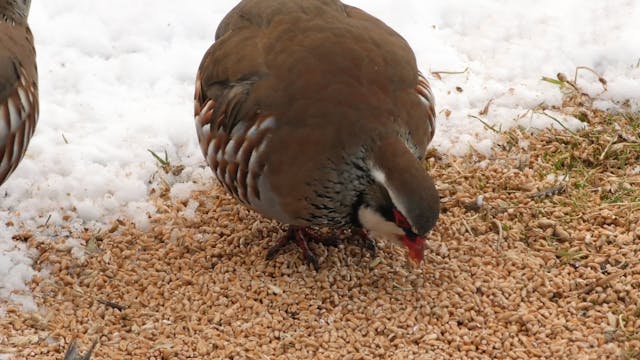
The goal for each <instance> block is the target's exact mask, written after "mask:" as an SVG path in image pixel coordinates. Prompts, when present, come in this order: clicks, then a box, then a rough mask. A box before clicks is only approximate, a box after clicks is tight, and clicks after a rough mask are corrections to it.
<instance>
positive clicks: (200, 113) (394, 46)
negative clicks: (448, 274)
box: [195, 0, 440, 269]
mask: <svg viewBox="0 0 640 360" xmlns="http://www.w3.org/2000/svg"><path fill="white" fill-rule="evenodd" d="M215 40H216V41H215V43H214V44H213V45H212V46H211V47H210V48H209V50H208V51H207V52H206V54H205V55H204V58H203V59H202V62H201V64H200V68H199V70H198V74H197V79H196V90H195V120H196V130H197V133H198V140H199V142H200V147H201V149H202V152H203V154H204V156H205V158H206V160H207V163H208V164H209V166H210V167H211V169H213V172H214V173H215V175H216V177H217V178H218V180H219V181H220V183H221V184H222V186H224V188H225V189H226V190H227V191H228V192H229V193H231V194H232V195H233V196H234V197H235V198H236V199H238V200H239V201H240V202H242V203H243V204H245V205H247V206H249V207H250V208H252V209H254V210H256V211H257V212H259V213H260V214H262V215H264V216H266V217H269V218H272V219H276V220H278V221H280V222H282V223H285V224H289V225H290V227H289V231H288V232H287V233H286V235H284V237H283V238H282V239H281V241H280V242H279V243H278V244H277V245H276V246H275V247H274V248H273V249H272V251H270V252H269V254H268V258H270V257H273V255H275V253H276V252H277V250H278V249H280V248H281V247H282V246H283V245H284V244H286V243H287V242H289V241H293V242H295V243H296V244H298V245H299V246H300V248H301V249H302V250H303V251H304V255H305V258H306V260H307V261H309V262H311V263H312V264H313V265H314V266H315V267H316V269H317V266H318V264H317V260H316V258H315V256H314V255H313V254H312V253H311V252H310V251H309V248H308V246H307V240H310V239H311V238H313V233H312V232H311V231H309V230H308V228H309V227H329V228H337V229H352V231H354V232H355V233H357V234H361V235H364V236H365V237H366V236H367V234H368V233H369V232H373V233H377V234H379V235H381V236H382V237H384V238H386V239H389V240H394V241H396V242H398V243H400V244H402V245H404V246H406V247H407V248H408V250H409V256H410V258H412V259H413V260H415V261H417V262H418V263H419V262H420V261H421V260H422V258H423V256H424V248H425V239H424V236H426V234H427V233H428V232H429V231H430V230H431V229H432V228H433V227H434V226H435V224H436V220H437V219H438V214H439V208H440V207H439V196H438V192H437V190H436V188H435V186H434V183H433V180H432V178H431V176H430V175H429V174H428V173H427V171H426V170H425V166H424V163H423V158H424V155H425V151H426V148H427V145H428V144H429V142H430V141H431V139H432V138H433V135H434V131H435V124H434V120H435V110H434V99H433V96H432V93H431V90H430V88H429V84H428V83H427V80H426V79H425V78H424V77H423V76H422V75H421V74H420V72H419V71H418V68H417V66H416V59H415V56H414V54H413V52H412V50H411V48H410V47H409V45H408V44H407V42H406V41H405V40H404V39H403V38H402V37H401V36H400V35H398V34H397V33H396V32H395V31H394V30H392V29H391V28H389V27H388V26H387V25H385V24H384V23H383V22H381V21H380V20H378V19H376V18H374V17H373V16H371V15H369V14H367V13H366V12H364V11H362V10H360V9H358V8H355V7H352V6H349V5H346V4H343V3H341V2H340V1H337V0H244V1H241V2H240V3H239V4H238V5H237V6H236V7H235V8H234V9H233V10H232V11H231V12H230V13H229V14H228V15H227V16H226V17H225V18H224V20H223V21H222V23H221V24H220V25H219V27H218V30H217V32H216V37H215Z"/></svg>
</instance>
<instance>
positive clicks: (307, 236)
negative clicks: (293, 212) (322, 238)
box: [267, 226, 320, 271]
mask: <svg viewBox="0 0 640 360" xmlns="http://www.w3.org/2000/svg"><path fill="white" fill-rule="evenodd" d="M309 240H318V237H317V236H316V235H315V234H313V233H312V232H310V231H309V230H307V228H305V227H301V226H289V229H287V233H286V234H284V235H283V236H282V237H281V238H280V239H279V240H278V242H277V243H276V244H275V245H274V246H273V247H272V248H271V249H269V252H267V260H272V259H273V258H275V257H276V255H278V253H279V252H280V250H282V249H283V248H285V247H286V246H287V245H289V243H291V242H294V243H295V244H296V245H298V247H299V248H300V249H301V250H302V255H303V256H304V259H305V261H306V262H307V263H309V264H311V265H312V266H313V268H314V269H315V270H316V271H318V270H319V269H320V266H319V264H318V258H317V257H316V256H315V255H314V254H313V252H311V249H309V245H308V244H307V241H309Z"/></svg>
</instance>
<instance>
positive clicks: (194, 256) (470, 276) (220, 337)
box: [0, 114, 640, 359]
mask: <svg viewBox="0 0 640 360" xmlns="http://www.w3.org/2000/svg"><path fill="white" fill-rule="evenodd" d="M590 121H591V125H590V128H589V130H587V131H585V132H583V133H580V134H576V135H573V134H568V133H567V132H556V131H550V132H543V133H539V134H536V135H533V136H531V135H527V134H523V133H520V132H518V131H512V132H510V133H507V134H504V136H505V141H504V144H503V145H502V147H501V148H500V149H498V150H497V152H496V154H495V155H494V156H493V157H492V158H491V159H482V158H476V157H474V156H469V157H467V158H464V159H447V158H444V157H439V156H438V155H437V154H435V155H434V156H433V157H432V158H431V159H430V160H429V166H430V168H431V171H432V173H433V175H434V177H435V178H436V179H438V187H439V190H440V192H441V194H442V196H443V213H442V216H441V219H440V221H439V223H438V226H437V228H436V230H435V231H434V232H433V233H432V235H431V236H430V237H429V241H428V247H429V250H428V254H427V255H426V258H425V260H426V261H425V263H424V264H423V266H422V267H421V268H419V269H415V268H413V267H412V266H411V265H410V264H408V263H407V261H406V256H405V254H404V253H403V252H402V250H401V249H399V248H396V247H395V246H392V245H385V244H384V243H381V242H380V243H379V245H380V248H381V249H380V251H379V255H378V256H379V258H377V259H372V258H371V255H370V254H369V253H368V252H367V251H364V250H362V249H361V248H360V247H358V246H356V245H355V244H351V243H350V242H349V241H344V242H343V244H342V245H340V246H339V247H337V248H333V247H329V248H327V247H324V246H322V245H315V244H314V245H312V249H313V250H314V251H315V253H316V254H318V256H319V260H320V271H319V272H318V273H316V272H314V271H313V270H312V269H311V268H310V267H309V266H306V265H305V264H304V263H303V261H302V258H301V256H300V253H299V252H298V250H297V249H295V248H293V247H291V248H290V249H291V251H289V252H285V253H283V254H281V255H280V256H279V257H277V258H276V259H275V260H274V261H271V262H267V261H265V259H264V257H265V254H266V251H267V249H268V248H269V247H270V246H271V245H272V244H273V243H274V241H275V239H276V238H277V237H278V236H279V235H280V234H281V233H282V228H281V227H280V226H279V225H278V224H276V223H274V222H270V221H267V220H265V219H263V218H261V217H260V216H258V215H256V214H254V213H252V212H250V211H248V210H246V209H244V208H242V207H241V206H238V205H237V204H236V203H235V202H234V201H233V200H232V199H230V198H229V197H227V196H226V195H224V194H223V193H222V191H221V190H220V189H219V188H218V187H217V186H215V185H212V186H211V189H210V190H208V191H202V192H196V193H194V194H192V198H191V200H190V201H191V203H189V202H187V201H173V200H171V198H170V197H169V196H167V192H166V191H165V192H162V191H160V192H157V193H155V194H151V195H150V196H152V198H154V199H155V200H156V202H157V208H158V210H159V211H158V215H156V216H153V218H152V219H151V223H152V229H151V230H150V231H146V232H143V231H140V230H138V229H136V227H135V226H134V225H133V224H131V223H128V222H127V221H124V220H123V221H120V222H117V223H114V226H113V227H112V228H111V229H110V230H109V231H107V232H103V233H93V232H91V231H90V230H87V231H86V232H83V233H80V234H75V236H78V237H80V238H82V239H84V240H85V241H86V244H87V250H86V254H85V255H84V256H82V257H80V258H78V257H76V256H72V254H71V253H70V251H69V250H68V248H67V247H65V246H64V245H63V244H64V239H62V238H53V239H36V238H35V237H32V238H30V239H27V240H26V241H27V242H28V243H29V244H30V245H31V246H32V247H34V248H36V249H37V250H38V251H39V252H40V257H39V259H38V260H37V265H36V269H37V270H40V269H42V268H45V267H50V268H51V276H50V277H46V278H37V279H35V280H34V281H33V284H32V289H33V294H34V295H35V296H36V299H37V301H38V304H39V306H40V308H41V312H40V313H39V314H27V313H22V312H21V311H19V310H18V309H15V308H12V307H9V308H8V312H7V315H6V316H4V317H3V319H2V320H0V334H2V335H0V353H3V352H4V353H12V354H15V356H16V358H38V359H61V358H62V354H63V353H64V352H65V349H66V348H67V346H68V344H69V342H70V341H71V340H72V339H74V338H75V339H77V340H78V342H79V344H81V348H83V349H86V348H88V347H89V346H90V345H91V343H92V342H93V341H94V340H96V339H97V340H98V346H97V349H96V352H95V354H94V358H98V359H120V358H122V359H174V358H177V359H187V358H212V359H213V358H235V359H271V358H291V359H308V358H322V359H365V358H366V359H371V358H389V359H411V358H418V359H449V358H450V359H460V358H495V359H501V358H510V359H524V358H546V359H562V358H572V359H578V358H579V359H589V358H590V359H616V358H621V359H632V358H638V357H639V356H640V225H639V223H640V211H639V210H638V209H639V208H640V191H639V190H638V187H639V185H640V167H638V164H640V155H639V154H640V145H639V143H638V142H637V141H638V140H637V138H634V137H633V136H634V135H633V134H634V133H633V131H635V134H637V130H638V128H640V121H639V119H638V116H635V117H634V116H618V117H611V116H609V115H606V114H598V116H593V118H592V119H590ZM634 141H635V142H634ZM525 148H526V149H525ZM634 164H635V165H634ZM551 174H555V175H556V176H555V181H556V182H554V181H552V180H553V179H554V177H551V176H549V175H551ZM563 178H564V179H563ZM479 197H481V198H479ZM196 203H197V205H198V207H197V208H196V209H195V212H194V211H193V205H194V204H196ZM27 238H28V237H27Z"/></svg>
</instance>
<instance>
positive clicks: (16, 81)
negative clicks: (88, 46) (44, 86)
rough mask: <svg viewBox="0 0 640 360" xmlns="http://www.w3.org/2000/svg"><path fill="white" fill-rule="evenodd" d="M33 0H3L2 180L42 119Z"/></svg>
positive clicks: (0, 17)
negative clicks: (31, 23)
mask: <svg viewBox="0 0 640 360" xmlns="http://www.w3.org/2000/svg"><path fill="white" fill-rule="evenodd" d="M30 4H31V1H30V0H0V184H2V183H3V182H4V181H5V180H6V179H7V178H8V177H9V175H11V173H12V172H13V171H14V170H15V168H16V167H17V166H18V163H19V162H20V160H21V159H22V156H23V155H24V153H25V151H26V150H27V146H28V144H29V140H30V139H31V136H32V135H33V132H34V130H35V127H36V123H37V120H38V73H37V69H36V53H35V48H34V46H33V35H32V34H31V30H30V29H29V26H28V24H27V16H28V13H29V6H30Z"/></svg>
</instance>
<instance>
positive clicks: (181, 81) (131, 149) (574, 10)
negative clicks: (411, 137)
mask: <svg viewBox="0 0 640 360" xmlns="http://www.w3.org/2000/svg"><path fill="white" fill-rule="evenodd" d="M235 3H236V1H231V0H209V1H204V0H190V1H185V2H177V1H169V0H137V1H130V0H110V1H96V0H89V1H77V0H46V1H45V0H40V1H38V0H36V1H34V3H33V5H32V9H31V15H30V23H31V28H32V30H33V32H34V35H35V38H36V47H37V52H38V67H39V75H40V101H41V111H40V114H41V115H40V121H39V124H38V128H37V130H36V134H35V136H34V138H33V140H32V142H31V145H30V148H29V150H28V152H27V154H26V157H25V159H24V160H23V161H22V163H21V165H20V166H19V168H18V169H17V171H16V172H15V173H14V174H13V176H12V177H11V178H10V179H9V180H8V181H7V182H6V183H5V184H4V185H3V186H2V189H0V196H2V200H1V202H0V299H9V300H10V301H12V302H17V303H21V304H23V305H24V306H25V308H26V309H33V308H34V306H35V305H34V303H33V301H32V300H31V299H30V297H29V296H28V293H26V292H25V291H24V290H25V289H27V287H26V285H25V284H26V282H28V280H29V279H30V277H31V276H32V275H33V271H32V270H31V263H32V258H33V257H34V255H35V254H33V253H29V252H28V251H27V250H26V249H25V247H24V244H21V243H19V242H17V241H14V240H12V239H11V237H12V236H13V235H14V234H15V233H16V232H20V231H22V230H23V229H27V230H29V231H31V232H32V233H34V234H35V235H36V236H38V235H41V236H44V235H47V234H60V233H63V230H62V227H63V226H64V225H69V224H71V226H75V227H89V228H92V227H100V226H104V225H105V224H107V223H109V222H110V221H112V220H113V219H116V218H118V217H128V218H132V219H133V220H134V221H136V222H137V223H138V225H139V226H142V227H144V226H145V225H146V222H145V221H146V218H147V216H146V214H147V213H148V212H152V211H153V207H152V206H151V205H150V204H149V203H148V202H147V193H148V190H149V187H150V184H151V183H153V180H152V179H153V176H154V173H156V171H157V170H158V166H157V162H156V161H155V160H154V159H153V158H152V157H151V155H150V154H149V153H148V152H147V149H152V150H154V151H155V152H157V153H159V154H163V153H164V151H165V150H166V151H167V153H168V155H169V159H170V160H171V161H172V162H173V163H174V164H182V165H185V166H186V169H185V171H184V172H183V173H182V175H180V176H179V177H177V178H175V179H173V180H172V181H174V188H173V190H172V191H173V192H174V195H175V196H186V195H188V192H189V190H191V189H194V188H197V187H201V186H206V185H207V184H209V183H210V181H211V179H212V176H211V174H210V172H209V170H208V169H205V168H204V167H203V165H204V161H203V159H202V157H201V155H200V152H199V150H198V148H197V144H196V135H195V130H194V125H193V119H192V113H193V109H192V106H193V100H192V96H193V83H194V76H195V72H196V69H197V66H198V64H199V62H200V59H201V57H202V55H203V53H204V52H205V50H206V49H207V48H208V47H209V45H210V44H211V42H212V40H213V34H214V32H215V29H216V26H217V24H218V22H219V21H220V19H221V18H222V17H223V16H224V14H225V13H226V12H227V11H229V10H230V9H231V8H232V7H233V6H234V5H235ZM351 4H353V5H356V6H359V7H361V8H363V9H365V10H367V11H369V12H371V13H373V14H375V15H376V16H378V17H379V18H381V19H383V20H384V21H386V22H387V23H388V24H389V25H391V26H392V27H394V28H395V29H396V30H397V31H398V32H400V33H401V34H402V35H403V36H405V37H406V38H407V40H408V41H409V43H410V44H411V45H412V46H413V48H414V50H415V52H416V55H417V57H418V63H419V65H420V67H421V68H422V69H423V72H424V73H426V74H428V75H430V74H429V72H430V71H433V72H438V71H446V72H462V71H464V73H462V74H450V75H444V74H443V75H442V76H441V79H436V78H434V77H433V76H429V77H430V81H431V84H432V87H433V90H434V93H435V96H436V101H437V109H438V111H440V114H439V118H438V131H437V134H436V138H435V140H434V142H433V145H434V146H435V147H436V148H438V150H440V151H442V152H445V153H449V154H452V155H461V154H464V153H466V152H468V151H470V149H475V150H476V151H479V152H483V153H488V152H490V149H491V147H492V145H493V141H494V134H492V133H490V132H488V131H487V130H486V129H484V127H483V125H482V124H481V123H480V122H479V121H478V120H476V119H473V118H471V117H469V115H475V116H477V115H478V113H479V112H480V111H481V109H482V108H484V106H485V105H486V103H487V102H488V101H489V100H491V99H493V103H492V105H491V108H490V111H489V113H488V114H487V115H486V116H483V118H484V119H485V121H487V122H488V123H491V124H494V125H495V126H496V127H501V128H503V129H505V128H508V127H511V126H515V125H518V126H523V127H525V128H533V129H535V128H542V127H545V126H551V125H553V121H552V120H551V119H549V118H548V117H545V116H543V115H536V114H533V116H531V113H530V112H529V110H530V109H532V108H535V107H536V106H538V105H539V104H546V105H559V104H560V102H561V94H560V92H559V91H558V88H557V86H554V85H551V84H549V83H547V82H544V81H541V80H540V79H541V77H542V76H548V77H555V74H556V73H558V72H564V73H566V74H567V75H568V76H569V77H573V72H574V70H575V68H576V67H577V66H589V67H591V68H593V69H594V70H596V71H598V72H599V73H600V74H601V75H602V76H603V77H604V78H605V79H607V81H608V91H607V92H605V93H603V94H600V95H598V96H597V99H598V100H597V101H596V105H597V106H598V107H602V108H615V107H616V106H617V105H618V104H620V103H621V102H623V101H624V100H627V99H631V106H632V107H633V108H634V109H636V110H637V109H638V108H639V105H640V104H639V102H638V99H640V36H638V33H639V31H640V25H638V24H640V2H638V1H636V0H628V1H615V2H605V1H600V0H564V1H557V0H542V1H537V2H526V3H525V2H521V1H501V0H485V1H483V2H481V3H479V2H470V1H467V0H449V1H426V0H404V1H402V2H399V1H392V0H354V1H351ZM398 4H402V5H398ZM470 4H473V5H470ZM578 85H579V86H580V87H581V88H582V89H584V90H585V91H587V92H588V93H589V94H591V95H594V96H595V95H597V94H599V93H600V92H601V91H602V86H601V85H600V83H598V81H597V77H595V76H594V75H592V74H589V73H583V75H581V76H580V78H579V79H578ZM445 114H448V115H449V116H448V117H447V116H445ZM525 114H526V115H528V116H523V115H525ZM563 119H564V121H566V122H567V125H568V126H570V127H574V128H575V127H579V126H580V125H581V124H579V123H578V122H577V120H575V119H568V118H563ZM11 223H13V225H11ZM45 223H46V224H47V226H46V227H45V226H43V225H44V224H45ZM70 241H71V243H74V242H75V243H78V241H77V240H73V239H71V240H70ZM1 307H2V306H1V305H0V316H1V314H2V310H1Z"/></svg>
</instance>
